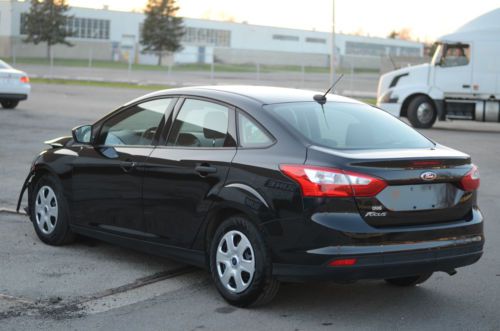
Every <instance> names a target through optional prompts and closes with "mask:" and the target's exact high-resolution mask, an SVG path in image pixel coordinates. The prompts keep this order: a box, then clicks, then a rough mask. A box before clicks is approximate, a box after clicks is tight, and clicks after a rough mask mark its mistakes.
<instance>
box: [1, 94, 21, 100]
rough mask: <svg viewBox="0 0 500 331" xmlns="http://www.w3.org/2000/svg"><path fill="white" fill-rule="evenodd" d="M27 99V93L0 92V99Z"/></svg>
mask: <svg viewBox="0 0 500 331" xmlns="http://www.w3.org/2000/svg"><path fill="white" fill-rule="evenodd" d="M26 99H28V94H24V93H0V100H18V101H22V100H26Z"/></svg>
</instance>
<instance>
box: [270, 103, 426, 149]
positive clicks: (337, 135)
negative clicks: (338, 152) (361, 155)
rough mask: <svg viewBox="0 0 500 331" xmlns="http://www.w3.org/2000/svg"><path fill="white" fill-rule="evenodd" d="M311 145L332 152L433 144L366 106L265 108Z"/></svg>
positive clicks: (300, 104)
mask: <svg viewBox="0 0 500 331" xmlns="http://www.w3.org/2000/svg"><path fill="white" fill-rule="evenodd" d="M265 108H266V109H268V110H269V111H270V112H271V113H272V114H274V115H275V116H276V117H277V118H279V119H280V120H281V121H283V122H284V123H286V124H287V125H289V126H290V127H292V128H293V129H294V130H295V131H297V132H298V133H299V134H301V135H303V136H304V137H306V138H307V139H309V140H310V141H311V142H312V143H314V144H316V145H320V146H325V147H330V148H335V149H390V148H428V147H432V146H433V145H434V144H433V143H432V142H431V141H429V140H428V139H427V138H425V137H424V136H422V135H421V134H420V133H418V132H417V131H415V130H413V129H412V128H410V127H409V126H408V125H406V124H404V123H403V122H401V121H400V120H398V119H397V118H395V117H393V116H392V115H389V114H388V113H386V112H384V111H382V110H380V109H377V108H375V107H371V106H369V105H365V104H357V103H343V102H330V103H328V102H327V103H326V104H325V105H324V108H322V107H321V105H320V104H318V103H317V102H314V101H313V102H297V103H284V104H275V105H269V106H265Z"/></svg>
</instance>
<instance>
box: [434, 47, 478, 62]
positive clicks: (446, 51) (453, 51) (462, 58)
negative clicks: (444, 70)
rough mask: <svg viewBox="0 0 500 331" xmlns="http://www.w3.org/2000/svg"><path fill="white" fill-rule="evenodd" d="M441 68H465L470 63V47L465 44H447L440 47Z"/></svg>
mask: <svg viewBox="0 0 500 331" xmlns="http://www.w3.org/2000/svg"><path fill="white" fill-rule="evenodd" d="M441 52H442V53H441V59H440V62H439V64H440V65H441V67H459V66H466V65H468V64H469V61H470V47H469V45H466V44H447V45H443V46H442V50H441Z"/></svg>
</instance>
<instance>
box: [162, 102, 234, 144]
mask: <svg viewBox="0 0 500 331" xmlns="http://www.w3.org/2000/svg"><path fill="white" fill-rule="evenodd" d="M228 117H229V109H228V108H227V107H226V106H223V105H220V104H216V103H213V102H208V101H202V100H194V99H187V100H186V101H185V102H184V104H183V105H182V108H181V110H180V111H179V114H178V115H177V118H176V119H175V122H174V124H173V126H172V132H171V133H170V135H169V138H168V143H167V145H169V146H184V147H230V146H234V141H233V139H232V138H231V137H229V136H228V133H227V128H228V123H229V122H228V121H229V118H228Z"/></svg>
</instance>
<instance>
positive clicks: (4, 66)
mask: <svg viewBox="0 0 500 331" xmlns="http://www.w3.org/2000/svg"><path fill="white" fill-rule="evenodd" d="M11 68H12V67H11V66H10V65H8V64H7V63H5V62H3V61H2V60H0V69H11Z"/></svg>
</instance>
